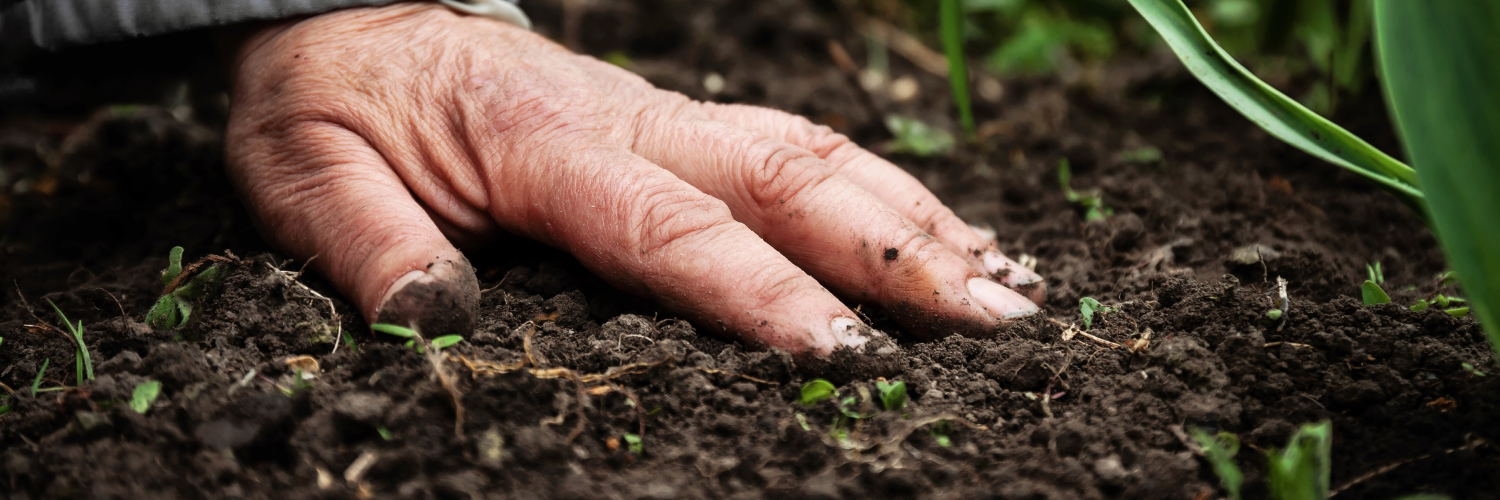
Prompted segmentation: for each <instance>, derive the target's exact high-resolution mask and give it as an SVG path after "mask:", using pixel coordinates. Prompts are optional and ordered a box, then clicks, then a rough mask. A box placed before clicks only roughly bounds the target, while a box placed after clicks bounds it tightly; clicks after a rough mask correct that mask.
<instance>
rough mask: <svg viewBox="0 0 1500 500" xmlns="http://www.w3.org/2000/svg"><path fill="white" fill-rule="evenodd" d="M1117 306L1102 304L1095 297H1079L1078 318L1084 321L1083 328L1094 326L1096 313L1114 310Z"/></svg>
mask: <svg viewBox="0 0 1500 500" xmlns="http://www.w3.org/2000/svg"><path fill="white" fill-rule="evenodd" d="M1114 311H1115V308H1113V307H1108V306H1105V305H1103V304H1100V303H1099V301H1098V300H1095V299H1094V298H1093V297H1084V298H1081V299H1078V320H1079V321H1080V322H1082V323H1083V329H1084V330H1088V329H1091V328H1093V327H1094V315H1095V314H1104V313H1111V312H1114Z"/></svg>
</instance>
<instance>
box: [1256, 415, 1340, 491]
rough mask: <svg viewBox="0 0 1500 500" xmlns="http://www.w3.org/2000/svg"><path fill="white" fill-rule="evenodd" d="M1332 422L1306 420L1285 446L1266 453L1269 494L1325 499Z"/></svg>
mask: <svg viewBox="0 0 1500 500" xmlns="http://www.w3.org/2000/svg"><path fill="white" fill-rule="evenodd" d="M1332 447H1333V426H1332V425H1331V424H1329V423H1328V422H1322V423H1317V424H1306V425H1303V426H1302V428H1300V429H1298V430H1297V433H1296V434H1293V435H1292V438H1291V440H1290V441H1288V442H1287V447H1286V449H1284V450H1272V451H1271V452H1270V453H1269V454H1268V455H1269V456H1270V460H1269V469H1270V470H1269V474H1268V475H1269V476H1270V477H1269V479H1268V481H1269V482H1270V485H1271V497H1272V498H1276V499H1278V500H1324V499H1326V498H1328V484H1329V480H1328V476H1329V472H1330V471H1331V470H1332V460H1333V459H1332V456H1331V455H1332Z"/></svg>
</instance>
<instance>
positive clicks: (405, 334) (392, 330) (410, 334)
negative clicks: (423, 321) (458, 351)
mask: <svg viewBox="0 0 1500 500" xmlns="http://www.w3.org/2000/svg"><path fill="white" fill-rule="evenodd" d="M370 329H371V330H375V331H377V332H380V333H384V334H386V335H395V336H397V337H401V338H404V339H407V341H406V343H405V344H402V345H403V346H406V348H407V349H415V350H416V351H417V352H418V353H422V352H425V350H424V349H423V348H422V344H421V343H419V342H418V340H420V339H421V338H422V335H421V334H419V333H417V331H416V330H413V329H410V328H407V327H404V326H401V325H392V324H390V323H375V324H373V325H370ZM460 340H462V339H460ZM455 343H457V342H455Z"/></svg>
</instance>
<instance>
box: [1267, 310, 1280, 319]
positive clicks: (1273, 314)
mask: <svg viewBox="0 0 1500 500" xmlns="http://www.w3.org/2000/svg"><path fill="white" fill-rule="evenodd" d="M1266 317H1267V318H1271V321H1276V320H1278V319H1281V310H1280V309H1272V310H1269V311H1266Z"/></svg>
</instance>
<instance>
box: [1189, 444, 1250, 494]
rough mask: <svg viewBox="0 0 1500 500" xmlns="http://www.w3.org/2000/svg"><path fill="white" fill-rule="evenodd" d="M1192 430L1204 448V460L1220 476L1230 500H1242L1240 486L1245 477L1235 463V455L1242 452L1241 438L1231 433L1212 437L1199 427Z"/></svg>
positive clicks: (1220, 481) (1220, 482) (1221, 483)
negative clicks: (1231, 499)
mask: <svg viewBox="0 0 1500 500" xmlns="http://www.w3.org/2000/svg"><path fill="white" fill-rule="evenodd" d="M1191 430H1192V431H1193V439H1194V440H1196V441H1197V442H1198V446H1200V447H1202V448H1203V458H1205V459H1207V460H1208V463H1209V465H1212V466H1213V468H1214V474H1215V475H1217V476H1219V484H1220V485H1222V486H1224V491H1225V492H1226V493H1229V498H1233V499H1234V500H1240V485H1241V484H1244V482H1245V475H1244V474H1242V473H1241V472H1240V466H1239V465H1237V464H1235V463H1234V455H1235V454H1236V453H1239V452H1240V438H1239V436H1235V435H1234V434H1232V433H1229V432H1220V433H1218V434H1217V435H1213V436H1210V435H1209V434H1208V433H1207V432H1205V431H1204V430H1203V429H1199V428H1197V427H1193V428H1192V429H1191Z"/></svg>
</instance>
